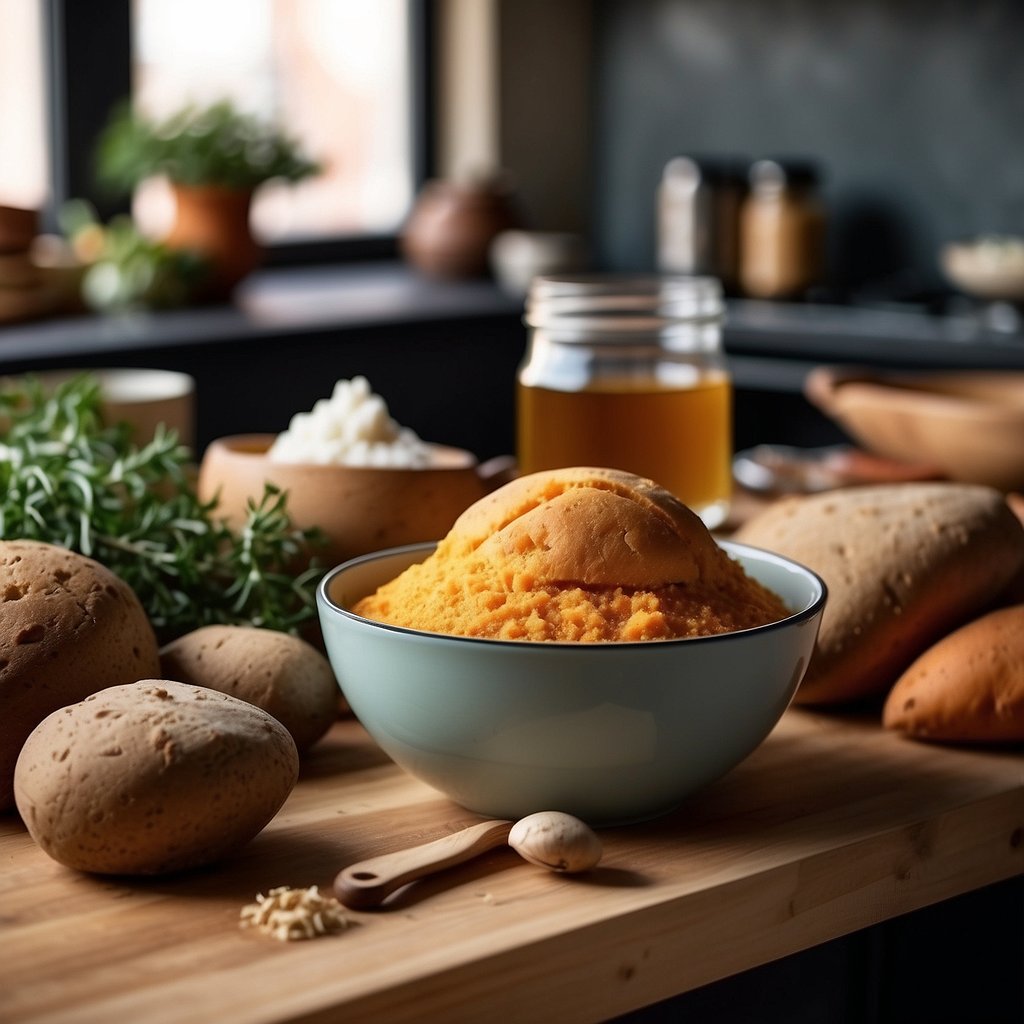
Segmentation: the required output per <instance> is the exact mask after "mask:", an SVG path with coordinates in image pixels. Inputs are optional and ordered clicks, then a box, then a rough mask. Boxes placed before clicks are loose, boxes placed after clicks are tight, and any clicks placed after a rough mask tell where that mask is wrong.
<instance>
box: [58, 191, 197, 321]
mask: <svg viewBox="0 0 1024 1024" xmlns="http://www.w3.org/2000/svg"><path fill="white" fill-rule="evenodd" d="M60 223H61V227H62V228H63V230H64V232H65V234H66V235H67V237H68V240H69V242H70V243H71V247H72V249H73V251H74V252H75V253H76V255H78V256H79V258H80V259H82V261H83V262H84V263H88V264H89V268H88V270H86V272H85V274H84V275H83V277H82V298H83V299H84V300H85V302H86V304H87V305H88V306H89V307H90V308H91V309H94V310H96V311H97V312H103V313H110V312H122V311H125V310H131V309H169V308H172V307H175V306H183V305H185V304H186V303H188V302H189V301H190V300H191V299H192V298H193V297H194V296H195V294H196V292H197V289H198V288H199V287H200V286H201V285H202V284H203V282H204V281H205V280H206V278H207V275H208V273H209V269H210V268H209V263H208V261H207V259H206V258H205V257H204V256H202V254H200V253H197V252H192V251H191V250H189V249H172V248H170V247H168V246H166V245H164V244H163V243H161V242H157V241H154V240H153V239H151V238H147V237H146V236H145V235H143V234H142V233H141V232H140V231H139V230H138V228H137V227H136V226H135V223H134V221H132V219H131V218H130V217H128V216H127V215H121V216H117V217H113V218H112V219H111V220H110V222H109V223H108V224H102V223H100V221H99V220H98V219H97V217H96V212H95V210H94V209H93V208H92V206H91V205H90V204H88V203H86V202H84V201H83V200H77V199H76V200H72V201H70V202H68V203H66V204H65V205H64V207H63V208H62V210H61V213H60Z"/></svg>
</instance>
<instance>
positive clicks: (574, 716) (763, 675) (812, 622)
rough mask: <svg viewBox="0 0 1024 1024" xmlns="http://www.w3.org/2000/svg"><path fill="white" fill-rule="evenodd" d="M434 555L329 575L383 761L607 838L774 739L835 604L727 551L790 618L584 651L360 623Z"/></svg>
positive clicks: (505, 807) (327, 621) (489, 806)
mask: <svg viewBox="0 0 1024 1024" xmlns="http://www.w3.org/2000/svg"><path fill="white" fill-rule="evenodd" d="M433 547H434V545H432V544H425V545H424V544H418V545H413V546H410V547H403V548H393V549H391V550H388V551H381V552H377V553H376V554H371V555H364V556H363V557H361V558H356V559H353V560H352V561H350V562H346V563H344V564H343V565H340V566H338V567H337V568H336V569H334V570H332V571H331V572H330V573H328V574H327V575H326V576H325V577H324V580H323V582H322V583H321V584H320V588H319V590H318V592H317V605H318V608H319V613H320V623H321V626H322V629H323V635H324V640H325V643H326V645H327V653H328V656H329V657H330V661H331V665H332V666H333V668H334V672H335V674H336V676H337V677H338V681H339V683H340V685H341V689H342V691H343V693H344V694H345V697H346V698H347V700H348V702H349V704H350V705H351V707H352V710H353V711H354V712H355V714H356V716H357V717H358V718H359V720H360V721H361V722H362V724H363V725H364V726H365V727H366V729H367V731H368V732H369V733H370V735H371V736H372V737H373V738H374V739H375V740H376V741H377V743H378V744H379V745H380V746H381V748H382V749H383V750H384V751H385V753H387V754H388V755H389V756H390V757H391V758H392V759H393V760H394V761H395V762H397V764H399V765H400V766H401V767H402V768H404V769H405V770H406V771H408V772H409V773H410V774H412V775H414V776H416V777H417V778H419V779H422V780H423V781H424V782H427V783H429V784H430V785H431V786H433V787H435V788H436V789H438V790H440V791H441V792H442V793H444V794H446V795H447V796H449V797H450V798H451V799H452V800H454V801H456V802H457V803H459V804H461V805H462V806H463V807H466V808H468V809H469V810H472V811H476V812H478V813H479V814H483V815H486V816H489V817H496V818H513V819H514V818H520V817H523V816H524V815H527V814H531V813H533V812H534V811H541V810H559V811H566V812H568V813H570V814H575V815H576V816H577V817H580V818H583V819H584V820H585V821H588V822H590V823H591V824H597V825H607V824H618V823H623V822H628V821H637V820H641V819H644V818H650V817H654V816H656V815H659V814H663V813H666V812H667V811H670V810H672V809H673V808H674V807H676V806H677V805H678V804H679V803H680V802H681V801H682V800H683V799H684V798H686V797H687V796H689V795H690V794H691V793H693V792H694V791H696V790H698V789H700V788H701V787H703V786H706V785H707V784H708V783H709V782H711V781H713V780H714V779H717V778H719V777H720V776H721V775H724V774H725V773H726V772H728V771H729V770H730V769H731V768H733V767H735V766H736V765H737V764H739V762H740V761H742V760H743V759H744V758H745V757H746V756H747V755H748V754H750V752H751V751H753V750H754V748H755V747H757V746H758V744H760V743H761V741H762V740H764V738H765V737H766V736H767V735H768V733H769V732H771V730H772V728H773V727H774V726H775V724H776V723H777V722H778V720H779V719H780V718H781V717H782V713H783V712H784V711H785V710H786V708H787V707H788V706H789V703H790V701H791V700H792V698H793V694H794V693H795V692H796V689H797V686H798V685H799V683H800V680H801V678H802V677H803V674H804V670H805V669H806V667H807V663H808V660H809V659H810V657H811V652H812V651H813V649H814V642H815V639H816V637H817V633H818V625H819V623H820V621H821V613H822V610H823V609H824V607H825V597H826V591H825V585H824V583H823V582H822V581H821V579H820V578H819V577H818V576H817V575H816V574H815V573H813V572H811V571H810V570H809V569H806V568H804V567H803V566H801V565H798V564H797V563H795V562H792V561H790V560H789V559H786V558H783V557H781V556H779V555H775V554H770V553H768V552H765V551H761V550H758V549H757V548H751V547H747V546H745V545H741V544H733V543H728V542H723V543H722V547H723V548H725V550H726V551H727V552H728V553H729V554H731V555H732V556H733V557H734V558H736V559H738V560H739V562H740V563H741V564H742V565H743V567H744V568H745V569H746V571H747V572H748V573H749V574H750V575H751V576H753V577H755V578H756V579H758V580H760V581H761V582H762V583H764V584H765V585H766V586H768V587H770V588H771V589H772V590H774V591H775V592H776V593H777V594H779V595H780V596H781V597H782V599H783V600H784V601H785V602H786V604H787V605H788V606H789V607H790V608H791V609H792V611H793V614H792V615H790V616H789V617H788V618H786V619H783V620H782V621H781V622H776V623H772V624H770V625H767V626H759V627H757V628H756V629H747V630H742V631H740V632H735V633H727V634H723V635H721V636H712V637H698V638H695V639H690V640H658V641H648V642H646V643H603V644H571V643H537V642H531V641H505V640H483V639H475V638H470V637H455V636H444V635H441V634H437V633H426V632H420V631H417V630H413V629H404V628H401V627H398V626H388V625H384V624H383V623H380V622H374V621H372V620H370V619H365V618H361V617H360V616H358V615H354V614H353V613H352V612H350V611H348V610H347V608H348V607H349V606H351V605H352V604H354V603H355V602H356V601H357V600H359V598H361V597H363V596H365V595H366V594H369V593H372V592H373V591H374V590H376V588H377V587H378V586H379V585H380V584H382V583H384V582H386V581H387V580H390V579H393V578H394V577H395V576H397V575H398V574H399V573H400V572H402V571H403V570H404V569H405V568H406V567H407V566H409V565H411V564H412V563H414V562H418V561H422V560H423V559H424V558H425V557H426V556H427V555H429V554H430V552H431V551H432V550H433Z"/></svg>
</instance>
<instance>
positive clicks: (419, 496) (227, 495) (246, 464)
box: [197, 434, 501, 565]
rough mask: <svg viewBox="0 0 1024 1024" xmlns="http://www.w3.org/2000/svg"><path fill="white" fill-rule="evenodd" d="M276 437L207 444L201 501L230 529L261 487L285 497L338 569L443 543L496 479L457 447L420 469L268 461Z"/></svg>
mask: <svg viewBox="0 0 1024 1024" xmlns="http://www.w3.org/2000/svg"><path fill="white" fill-rule="evenodd" d="M274 437H275V435H274V434H238V435H234V436H231V437H222V438H218V439H217V440H215V441H213V442H211V443H210V445H209V446H208V447H207V449H206V452H205V454H204V455H203V460H202V462H201V464H200V467H199V482H198V485H197V487H198V491H199V497H200V498H201V499H202V500H203V501H211V500H213V499H215V498H216V499H217V511H218V512H219V514H220V515H222V516H224V518H226V519H227V520H228V521H229V522H231V523H232V524H235V525H237V524H240V523H241V522H242V521H243V520H244V517H245V514H246V513H245V509H246V504H247V502H248V501H249V500H250V499H257V500H258V499H259V498H260V497H261V496H262V494H263V488H264V485H265V484H267V483H270V484H274V485H275V486H277V487H278V488H280V489H281V490H283V491H287V492H288V514H289V515H290V516H291V519H292V522H293V523H294V524H295V525H296V526H298V527H300V528H302V529H306V528H309V527H316V528H318V529H319V530H321V531H322V533H323V536H324V538H325V541H326V543H325V546H324V547H323V548H318V550H317V556H318V557H319V558H320V559H321V561H322V562H323V563H326V564H328V565H336V564H337V563H339V562H342V561H345V560H346V559H349V558H353V557H355V556H356V555H361V554H365V553H366V552H369V551H377V550H380V549H381V548H385V547H391V546H395V545H399V544H411V543H415V542H418V541H427V540H430V539H431V538H434V537H440V536H443V535H444V534H445V533H447V532H448V529H449V528H450V527H451V525H452V523H454V522H455V519H456V518H457V517H458V515H459V513H460V512H462V511H464V510H465V509H466V508H468V507H469V506H470V505H472V504H473V502H474V501H477V500H478V499H479V498H482V497H483V496H484V494H486V493H487V491H488V490H490V489H491V487H492V486H495V484H496V482H498V481H500V479H501V478H500V476H494V477H493V478H492V477H491V476H488V472H489V469H488V465H489V464H488V465H485V466H479V465H478V464H477V461H476V458H475V457H474V456H473V455H472V454H471V453H470V452H468V451H464V450H462V449H460V448H449V447H444V446H441V445H432V446H431V448H432V451H433V453H434V462H433V464H432V465H430V466H427V467H423V468H392V467H387V468H385V467H376V466H342V465H319V464H317V465H314V464H311V463H294V462H273V461H271V460H270V459H269V458H268V457H267V450H268V449H269V448H270V446H271V444H272V443H273V441H274Z"/></svg>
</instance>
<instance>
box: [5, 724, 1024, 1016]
mask: <svg viewBox="0 0 1024 1024" xmlns="http://www.w3.org/2000/svg"><path fill="white" fill-rule="evenodd" d="M476 820H479V819H477V818H476V817H475V816H474V815H471V814H469V813H467V812H465V811H463V810H461V809H460V808H459V807H457V806H456V805H454V804H452V803H450V802H449V801H447V800H446V799H443V798H441V797H440V796H438V795H437V794H436V793H435V792H434V791H433V790H431V789H429V788H428V787H427V786H425V785H423V784H420V783H418V782H416V781H415V780H413V779H411V778H410V777H409V776H407V775H405V774H404V773H403V772H402V771H400V770H399V769H398V768H396V767H395V766H394V765H392V764H391V763H390V762H389V761H388V760H387V759H386V758H385V756H384V755H383V754H382V753H381V752H380V751H379V750H378V749H377V747H376V746H375V745H374V744H373V743H372V742H371V741H370V740H369V738H368V737H367V736H366V734H365V733H364V732H363V730H362V729H361V727H360V726H359V725H358V724H357V723H355V722H354V721H344V722H340V723H338V725H337V726H336V727H335V728H334V729H333V730H332V732H331V733H330V734H329V736H328V737H327V738H326V739H325V740H324V741H322V742H321V744H319V745H318V747H317V748H315V750H314V751H313V752H312V754H311V755H310V756H309V758H308V759H307V761H306V763H305V767H304V771H303V775H302V779H301V781H300V783H299V785H298V787H297V788H296V790H295V792H294V793H293V795H292V796H291V798H290V799H289V800H288V802H287V804H286V805H285V807H284V808H283V810H282V811H281V812H280V814H279V815H278V816H277V818H276V819H275V820H274V821H273V822H272V823H271V824H270V825H269V826H268V827H267V829H266V830H265V831H264V832H263V833H262V835H260V836H259V837H258V838H257V839H256V840H255V841H254V842H253V843H251V844H250V845H249V846H248V847H247V848H246V849H245V850H244V851H243V852H242V853H241V854H240V855H239V856H238V857H237V858H236V859H235V860H233V861H232V862H230V863H226V864H224V865H222V866H220V867H217V868H215V869H211V870H206V871H201V872H196V873H192V874H188V875H182V876H179V877H173V878H161V879H152V880H133V879H117V878H102V877H90V876H86V875H81V874H77V873H75V872H73V871H69V870H67V869H64V868H62V867H60V866H59V865H57V864H55V863H54V862H52V861H50V860H49V859H48V858H47V857H46V856H45V855H44V854H43V853H42V852H41V851H40V850H39V849H38V848H36V847H35V845H34V844H33V842H32V840H31V839H30V838H29V837H28V835H27V833H26V832H25V831H24V829H23V827H22V826H21V824H20V822H19V821H18V819H17V818H16V817H15V816H8V817H6V818H4V819H2V820H0V891H2V899H0V1020H3V1021H5V1022H9V1024H10V1022H22V1021H32V1022H42V1021H49V1022H56V1021H61V1022H71V1021H75V1022H83V1021H97V1022H99V1021H104V1022H111V1021H113V1022H122V1021H123V1022H136V1021H137V1022H143V1021H145V1022H146V1024H162V1022H179V1021H180V1022H185V1021H188V1022H190V1024H194V1022H206V1021H217V1022H218V1024H231V1022H239V1024H256V1022H271V1021H273V1022H280V1021H289V1022H297V1021H302V1022H304V1024H308V1022H321V1021H322V1022H326V1021H363V1020H370V1019H374V1020H378V1021H381V1020H386V1021H389V1022H390V1021H405V1020H408V1021H423V1020H444V1021H446V1022H452V1021H479V1020H482V1019H487V1018H488V1016H489V1015H491V1014H500V1015H501V1020H502V1022H503V1024H512V1022H515V1021H531V1022H535V1021H541V1020H555V1019H557V1020H559V1021H560V1022H571V1021H587V1020H601V1019H606V1018H608V1017H610V1016H613V1015H615V1014H620V1013H623V1012H626V1011H627V1010H629V1009H632V1008H636V1007H638V1006H641V1005H644V1004H646V1003H649V1002H652V1001H654V1000H658V999H663V998H666V997H668V996H671V995H673V994H676V993H679V992H682V991H686V990H689V989H692V988H695V987H697V986H699V985H703V984H705V983H707V982H710V981H714V980H717V979H719V978H722V977H725V976H728V975H731V974H734V973H736V972H739V971H742V970H745V969H747V968H749V967H753V966H756V965H759V964H762V963H765V962H767V961H768V960H771V959H774V958H777V957H780V956H783V955H786V954H789V953H792V952H794V951H797V950H799V949H803V948H806V947H808V946H811V945H814V944H817V943H820V942H823V941H826V940H828V939H832V938H835V937H837V936H840V935H843V934H846V933H849V932H851V931H854V930H856V929H860V928H863V927H865V926H868V925H871V924H874V923H876V922H878V921H881V920H884V919H886V918H888V917H891V916H893V915H897V914H901V913H905V912H907V911H910V910H913V909H916V908H919V907H922V906H924V905H927V904H930V903H934V902H936V901H939V900H943V899H946V898H949V897H952V896H954V895H958V894H960V893H963V892H966V891H969V890H971V889H974V888H978V887H981V886H984V885H987V884H989V883H992V882H996V881H999V880H1003V879H1006V878H1009V877H1012V876H1015V875H1017V874H1020V873H1022V872H1024V753H1022V752H1021V751H1020V750H1019V749H1018V750H1016V751H1003V752H982V751H973V750H960V749H953V748H941V747H932V746H926V745H923V744H919V743H916V742H913V741H910V740H905V739H903V738H901V737H899V736H896V735H893V734H889V733H885V732H883V731H882V730H881V729H880V728H879V727H878V725H877V723H876V722H875V721H874V720H870V719H851V718H844V717H840V716H835V715H825V714H816V713H811V712H808V711H805V710H800V709H792V710H790V711H789V712H787V714H786V715H785V716H784V718H783V720H782V722H781V723H780V724H779V726H778V727H777V728H776V730H775V731H774V733H773V734H772V735H771V736H770V737H769V739H768V740H767V741H766V742H765V743H764V744H763V745H762V746H761V748H760V749H759V750H757V751H756V752H755V753H754V754H753V755H752V756H751V757H750V758H748V760H747V761H746V762H744V764H742V765H741V766H740V767H739V768H737V769H736V770H734V771H733V772H732V773H731V774H730V775H728V776H727V777H726V778H724V779H722V780H720V781H719V782H718V783H716V784H715V785H713V786H711V787H710V788H709V789H707V790H706V791H704V792H703V793H701V794H699V795H698V796H696V797H694V798H692V799H691V800H690V801H689V802H688V803H687V804H685V805H684V806H683V807H681V808H679V809H678V810H677V811H676V812H675V813H673V814H671V815H669V816H667V817H665V818H661V819H659V820H657V821H652V822H648V823H646V824H643V825H635V826H630V827H624V828H619V829H609V830H605V831H603V832H602V833H601V838H602V840H603V842H604V846H605V857H604V860H603V861H602V863H601V865H600V866H599V867H598V868H597V869H596V870H595V871H594V872H593V873H592V874H591V875H589V876H579V877H566V876H560V875H554V874H550V873H548V872H545V871H544V870H543V869H540V868H536V867H533V866H532V865H529V864H526V863H524V862H523V861H521V860H519V858H518V857H517V856H516V855H515V854H513V853H512V852H511V851H510V850H507V849H502V850H498V851H494V852H492V853H489V854H486V855H484V856H483V857H482V858H481V859H479V860H477V861H474V862H472V863H469V864H466V865H463V866H460V867H457V868H454V869H452V870H451V871H449V872H448V873H445V874H442V875H438V876H435V877H433V878H431V879H427V880H424V881H422V882H418V883H415V884H414V885H413V886H410V887H407V888H406V889H404V890H401V891H400V892H399V893H397V894H396V895H395V896H394V897H392V900H391V902H390V904H389V905H388V909H386V910H380V911H372V912H362V913H357V912H348V915H349V917H350V919H351V922H352V925H351V927H349V928H348V929H347V930H346V931H344V932H342V933H341V934H338V935H333V936H327V937H323V938H319V939H315V940H311V941H306V942H292V943H281V942H276V941H274V940H271V939H267V938H263V937H261V936H259V935H257V934H255V933H253V932H251V931H243V930H240V928H239V926H238V921H239V911H240V909H241V907H242V905H243V904H245V903H247V902H250V901H251V900H252V899H253V898H254V896H255V894H256V893H257V892H266V891H267V890H268V889H270V888H272V887H274V886H278V885H289V886H296V887H305V886H309V885H314V884H316V885H319V886H321V887H322V888H323V889H325V890H329V887H330V884H331V880H332V879H333V877H334V875H335V873H336V872H337V871H338V870H339V869H340V868H341V867H342V866H344V865H346V864H348V863H351V862H353V861H355V860H358V859H363V858H366V857H370V856H374V855H377V854H380V853H383V852H386V851H389V850H394V849H399V848H403V847H406V846H409V845H412V844H415V843H419V842H424V841H427V840H430V839H435V838H437V837H439V836H441V835H445V834H447V833H449V832H451V831H454V830H455V829H457V828H460V827H462V826H464V825H467V824H470V823H472V822H474V821H476Z"/></svg>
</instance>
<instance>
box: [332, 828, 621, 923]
mask: <svg viewBox="0 0 1024 1024" xmlns="http://www.w3.org/2000/svg"><path fill="white" fill-rule="evenodd" d="M510 834H511V836H512V838H511V839H510V838H509V837H510ZM507 844H511V845H512V847H513V849H515V851H516V852H517V853H518V854H519V855H520V856H521V857H522V858H523V859H524V860H527V861H530V862H531V863H533V864H538V865H540V866H541V867H546V868H548V869H549V870H551V871H558V872H566V873H568V872H578V871H586V870H589V869H590V868H592V867H594V865H596V864H597V862H598V861H599V860H600V859H601V843H600V841H599V840H598V838H597V836H596V835H594V833H593V832H592V831H591V829H590V828H589V827H588V826H587V825H585V824H584V823H583V822H582V821H580V820H579V819H578V818H574V817H573V816H572V815H570V814H563V813H562V812H560V811H540V812H538V813H537V814H531V815H528V816H527V817H525V818H522V819H521V820H520V821H518V822H516V823H515V824H514V825H513V823H512V822H511V821H504V820H500V819H492V820H490V821H482V822H480V823H479V824H477V825H471V826H470V827H469V828H464V829H462V830H461V831H460V832H453V833H452V834H451V835H449V836H442V837H441V838H440V839H435V840H434V841H433V842H430V843H423V844H422V845H421V846H414V847H411V848H410V849H408V850H396V851H395V852H394V853H385V854H382V855H381V856H379V857H372V858H370V859H369V860H363V861H359V863H357V864H350V865H349V866H348V867H347V868H344V869H343V870H342V871H340V872H339V873H338V876H337V877H336V878H335V879H334V895H335V896H336V897H337V898H338V902H339V903H343V904H344V905H345V906H346V907H351V908H352V909H354V910H365V909H368V908H370V907H377V906H380V904H381V903H383V902H384V900H386V899H387V898H388V896H390V895H391V894H392V893H393V892H395V891H396V890H397V889H400V888H401V887H402V886H403V885H407V884H408V883H409V882H414V881H416V880H417V879H419V878H424V877H426V876H427V875H432V874H434V873H435V872H438V871H442V870H444V869H445V868H449V867H452V866H454V865H455V864H461V863H463V862H464V861H467V860H471V859H472V858H474V857H478V856H480V854H482V853H486V852H487V851H488V850H493V849H494V848H495V847H498V846H505V845H507Z"/></svg>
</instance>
